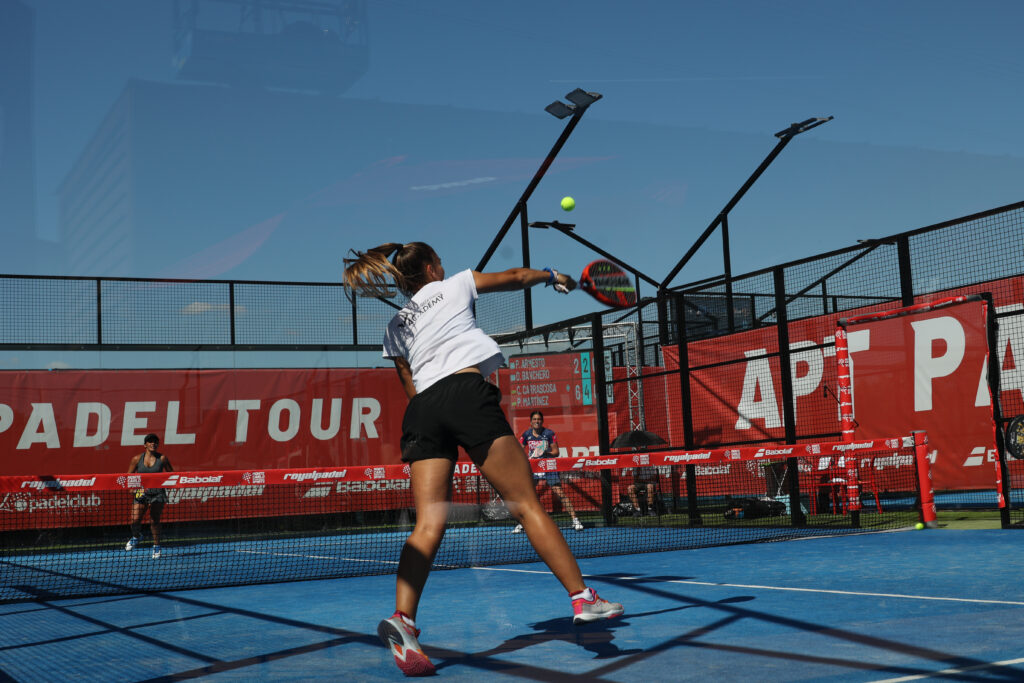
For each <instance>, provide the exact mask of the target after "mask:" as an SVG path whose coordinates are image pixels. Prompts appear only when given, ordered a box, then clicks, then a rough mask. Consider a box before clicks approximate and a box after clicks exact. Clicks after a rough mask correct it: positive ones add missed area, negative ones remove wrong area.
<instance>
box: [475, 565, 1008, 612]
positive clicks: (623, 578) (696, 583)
mask: <svg viewBox="0 0 1024 683" xmlns="http://www.w3.org/2000/svg"><path fill="white" fill-rule="evenodd" d="M473 569H478V570H480V571H493V572H521V573H523V574H549V573H550V572H545V571H539V570H536V569H509V568H506V567H473ZM584 576H594V575H590V574H584ZM595 578H600V575H597V576H596V577H595ZM615 578H616V579H618V580H620V581H656V582H658V583H685V584H690V585H693V586H721V587H723V588H756V589H760V590H769V591H793V592H796V593H832V594H834V595H859V596H864V597H871V598H903V599H905V600H941V601H945V602H971V603H981V604H984V605H1016V606H1020V607H1024V602H1018V601H1015V600H978V599H975V598H944V597H940V596H934V595H904V594H902V593H869V592H866V591H839V590H828V589H825V588H790V587H787V586H759V585H757V584H747V583H717V582H714V581H689V580H686V579H651V578H645V577H642V576H618V577H615Z"/></svg>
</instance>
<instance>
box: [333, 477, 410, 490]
mask: <svg viewBox="0 0 1024 683" xmlns="http://www.w3.org/2000/svg"><path fill="white" fill-rule="evenodd" d="M409 484H410V480H409V479H384V480H381V481H339V482H338V483H337V484H335V491H337V492H338V493H369V492H371V491H408V490H409Z"/></svg>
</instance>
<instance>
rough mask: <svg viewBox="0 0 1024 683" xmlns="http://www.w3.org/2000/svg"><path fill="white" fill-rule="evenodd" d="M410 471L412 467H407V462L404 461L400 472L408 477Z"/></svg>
mask: <svg viewBox="0 0 1024 683" xmlns="http://www.w3.org/2000/svg"><path fill="white" fill-rule="evenodd" d="M411 472H412V468H411V467H409V463H406V464H405V465H403V466H402V474H404V475H405V476H407V477H408V476H409V474H410V473H411Z"/></svg>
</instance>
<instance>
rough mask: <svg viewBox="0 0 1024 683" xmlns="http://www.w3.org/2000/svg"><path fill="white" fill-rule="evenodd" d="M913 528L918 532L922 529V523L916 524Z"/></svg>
mask: <svg viewBox="0 0 1024 683" xmlns="http://www.w3.org/2000/svg"><path fill="white" fill-rule="evenodd" d="M914 528H915V529H917V530H918V531H920V530H921V529H923V528H924V522H918V523H917V524H915V525H914Z"/></svg>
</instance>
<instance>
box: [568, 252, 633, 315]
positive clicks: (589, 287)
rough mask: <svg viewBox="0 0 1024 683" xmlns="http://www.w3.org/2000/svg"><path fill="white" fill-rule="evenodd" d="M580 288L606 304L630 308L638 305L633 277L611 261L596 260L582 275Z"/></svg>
mask: <svg viewBox="0 0 1024 683" xmlns="http://www.w3.org/2000/svg"><path fill="white" fill-rule="evenodd" d="M579 284H580V289H582V290H583V291H584V292H586V293H587V294H589V295H590V296H592V297H594V298H595V299H597V300H598V301H600V302H601V303H603V304H604V305H605V306H612V307H614V308H629V307H630V306H636V287H634V286H633V279H632V278H631V277H630V276H629V274H628V273H627V272H626V271H624V270H622V268H620V267H619V266H618V265H616V264H615V263H612V262H611V261H604V260H602V261H594V262H593V263H591V264H589V265H588V266H587V267H586V268H584V269H583V274H582V275H580V280H579Z"/></svg>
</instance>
